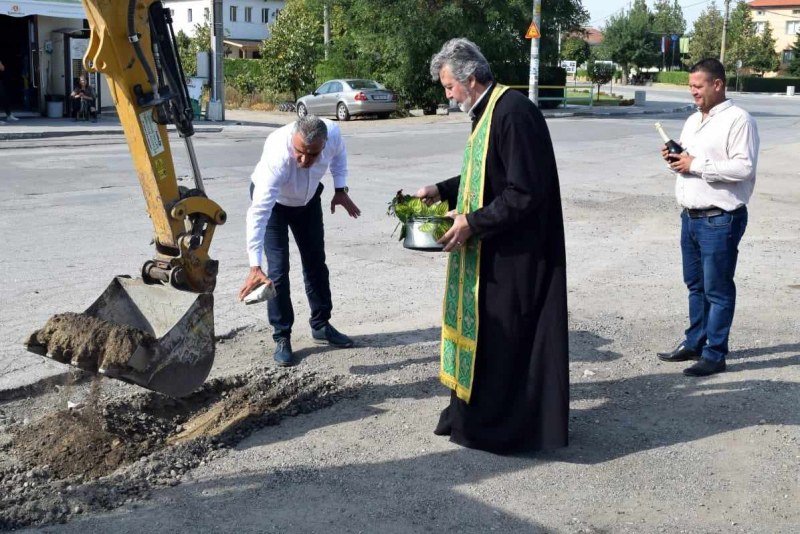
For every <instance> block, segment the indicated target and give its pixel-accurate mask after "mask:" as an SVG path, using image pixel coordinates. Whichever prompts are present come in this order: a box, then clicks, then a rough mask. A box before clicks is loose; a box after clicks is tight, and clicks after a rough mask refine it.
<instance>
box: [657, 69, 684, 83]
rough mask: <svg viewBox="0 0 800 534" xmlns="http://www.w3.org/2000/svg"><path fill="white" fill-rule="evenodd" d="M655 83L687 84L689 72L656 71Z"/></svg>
mask: <svg viewBox="0 0 800 534" xmlns="http://www.w3.org/2000/svg"><path fill="white" fill-rule="evenodd" d="M656 82H657V83H671V84H674V85H689V73H688V72H684V71H678V70H676V71H672V72H657V73H656Z"/></svg>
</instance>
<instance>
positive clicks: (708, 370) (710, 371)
mask: <svg viewBox="0 0 800 534" xmlns="http://www.w3.org/2000/svg"><path fill="white" fill-rule="evenodd" d="M724 370H725V360H720V361H718V362H712V361H711V360H706V359H701V360H700V361H699V362H697V363H696V364H694V365H693V366H691V367H687V368H686V369H684V370H683V374H685V375H686V376H708V375H714V374H717V373H721V372H722V371H724Z"/></svg>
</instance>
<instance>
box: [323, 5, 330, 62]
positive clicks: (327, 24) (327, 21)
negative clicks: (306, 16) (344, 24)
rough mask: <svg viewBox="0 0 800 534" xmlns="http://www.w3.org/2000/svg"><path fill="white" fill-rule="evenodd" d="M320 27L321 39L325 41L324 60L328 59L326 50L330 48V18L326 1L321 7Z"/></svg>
mask: <svg viewBox="0 0 800 534" xmlns="http://www.w3.org/2000/svg"><path fill="white" fill-rule="evenodd" d="M322 26H323V28H324V33H323V36H324V37H323V38H324V40H325V60H327V59H328V49H329V48H330V47H331V18H330V13H329V12H328V2H327V0H326V1H325V3H324V4H323V6H322Z"/></svg>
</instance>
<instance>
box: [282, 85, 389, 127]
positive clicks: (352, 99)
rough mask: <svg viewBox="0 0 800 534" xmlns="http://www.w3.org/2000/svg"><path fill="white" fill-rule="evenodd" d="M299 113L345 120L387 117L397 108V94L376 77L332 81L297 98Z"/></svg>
mask: <svg viewBox="0 0 800 534" xmlns="http://www.w3.org/2000/svg"><path fill="white" fill-rule="evenodd" d="M296 109H297V115H298V116H300V117H305V116H306V115H333V116H335V117H336V118H337V119H339V120H342V121H347V120H350V117H351V116H353V115H378V117H380V118H386V117H388V116H389V115H391V114H392V112H394V111H396V110H397V95H395V94H394V93H393V92H391V91H389V90H388V89H386V88H385V87H384V86H382V85H381V84H379V83H378V82H376V81H374V80H331V81H329V82H325V83H323V84H322V85H320V86H319V88H318V89H317V90H316V91H314V92H313V93H311V94H310V95H306V96H304V97H302V98H300V99H299V100H298V101H297V106H296Z"/></svg>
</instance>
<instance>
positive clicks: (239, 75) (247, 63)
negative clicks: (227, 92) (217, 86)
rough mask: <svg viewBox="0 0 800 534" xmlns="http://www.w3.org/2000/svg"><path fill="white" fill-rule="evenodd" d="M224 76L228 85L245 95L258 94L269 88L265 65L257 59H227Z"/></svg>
mask: <svg viewBox="0 0 800 534" xmlns="http://www.w3.org/2000/svg"><path fill="white" fill-rule="evenodd" d="M222 75H223V78H224V79H225V84H226V85H229V86H231V87H235V88H236V89H237V90H238V91H239V92H240V93H242V94H243V95H249V94H254V93H258V92H261V91H264V90H266V88H267V76H266V74H265V71H264V65H263V63H262V62H261V61H259V60H257V59H225V61H224V62H223V64H222Z"/></svg>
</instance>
